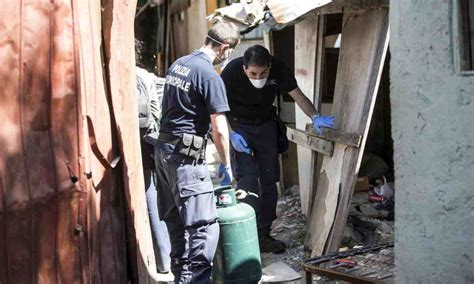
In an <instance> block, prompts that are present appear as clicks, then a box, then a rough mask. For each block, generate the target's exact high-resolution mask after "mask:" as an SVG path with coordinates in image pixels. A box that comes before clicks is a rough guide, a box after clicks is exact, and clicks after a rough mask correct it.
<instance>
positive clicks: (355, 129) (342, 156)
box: [309, 8, 388, 256]
mask: <svg viewBox="0 0 474 284" xmlns="http://www.w3.org/2000/svg"><path fill="white" fill-rule="evenodd" d="M343 23H344V24H343V31H342V44H341V51H340V55H339V65H338V73H337V78H336V88H335V96H334V104H333V108H332V114H333V115H335V116H336V125H335V129H338V130H340V131H343V132H346V133H355V134H360V135H361V136H362V137H363V138H362V143H361V147H360V148H356V147H352V146H347V145H344V144H341V143H336V145H335V148H334V155H333V157H324V160H323V165H322V168H321V179H320V181H319V183H318V189H317V193H316V199H315V200H316V202H314V204H313V211H312V216H311V221H310V225H309V233H310V243H311V246H312V255H313V256H314V255H321V254H322V253H324V252H329V251H337V250H338V248H339V244H340V238H341V233H342V230H343V228H344V225H345V222H346V220H347V214H348V204H349V201H350V198H351V197H352V193H353V189H354V185H355V182H356V178H357V173H358V169H359V166H360V160H361V158H362V154H363V151H364V145H365V140H366V136H367V132H368V128H369V125H370V118H371V115H372V110H373V106H374V103H375V98H376V94H377V90H378V84H379V81H380V76H381V73H382V66H383V63H384V59H385V55H386V52H387V46H388V9H385V8H381V9H373V10H368V11H364V12H358V13H345V14H344V21H343Z"/></svg>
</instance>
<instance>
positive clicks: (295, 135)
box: [286, 127, 334, 157]
mask: <svg viewBox="0 0 474 284" xmlns="http://www.w3.org/2000/svg"><path fill="white" fill-rule="evenodd" d="M286 135H287V136H288V140H290V141H291V142H294V143H296V144H298V145H301V146H303V147H306V148H309V149H311V150H314V151H317V152H319V153H321V154H323V155H326V156H329V157H331V156H332V154H333V152H334V144H333V143H332V142H330V141H327V140H324V139H321V138H318V137H315V136H313V135H309V134H308V133H306V132H304V131H301V130H298V129H294V128H291V127H287V128H286Z"/></svg>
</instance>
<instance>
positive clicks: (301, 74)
mask: <svg viewBox="0 0 474 284" xmlns="http://www.w3.org/2000/svg"><path fill="white" fill-rule="evenodd" d="M319 19H320V18H319V17H310V18H307V19H305V20H303V21H301V22H299V23H298V24H296V25H295V77H296V80H297V81H298V86H299V87H300V89H301V90H302V91H303V93H304V94H305V95H306V96H307V97H308V99H309V100H310V101H312V102H313V103H314V104H315V105H316V107H317V108H319V104H320V101H321V82H322V72H321V69H322V64H323V52H322V49H323V47H324V37H323V36H322V34H323V33H322V32H320V30H322V29H323V28H324V21H323V20H321V21H320V20H319ZM321 23H323V24H322V25H321ZM295 119H296V129H299V130H305V127H306V123H307V122H309V121H310V119H309V118H308V117H307V116H306V114H305V113H304V112H303V111H302V110H301V109H300V108H299V106H298V105H295ZM297 151H298V154H297V155H298V177H299V186H300V196H301V209H302V211H303V214H305V215H306V216H309V214H310V210H311V204H312V202H313V196H314V190H315V178H316V176H315V175H314V172H315V168H316V163H317V155H316V152H314V151H313V150H311V149H309V148H306V147H303V146H297Z"/></svg>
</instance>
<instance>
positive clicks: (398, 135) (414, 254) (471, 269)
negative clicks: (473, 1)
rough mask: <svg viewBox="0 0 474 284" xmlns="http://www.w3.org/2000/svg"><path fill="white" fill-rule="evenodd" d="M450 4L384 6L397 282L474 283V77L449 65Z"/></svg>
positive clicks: (426, 0) (427, 0)
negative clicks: (387, 23)
mask: <svg viewBox="0 0 474 284" xmlns="http://www.w3.org/2000/svg"><path fill="white" fill-rule="evenodd" d="M453 1H454V0H444V1H432V0H421V1H420V0H411V1H406V0H400V1H391V3H390V28H391V35H390V37H391V42H390V50H391V54H392V59H391V70H390V79H391V103H392V106H391V107H392V136H393V139H394V150H395V153H394V160H395V178H396V179H395V181H396V220H395V221H396V222H395V226H396V247H395V252H396V267H397V278H396V279H397V283H414V282H415V283H418V282H421V283H468V282H470V283H472V282H474V263H473V262H474V166H473V164H474V154H473V153H474V148H473V147H474V146H473V144H474V143H473V141H474V102H473V100H474V75H471V76H461V75H460V74H459V72H457V71H456V67H455V64H454V62H455V59H456V56H457V54H459V50H458V49H457V48H456V45H453V43H454V40H455V38H456V35H455V34H454V35H453V15H455V14H454V13H453V11H454V8H453V7H455V6H454V5H453ZM454 20H456V17H455V16H454ZM454 33H455V29H454Z"/></svg>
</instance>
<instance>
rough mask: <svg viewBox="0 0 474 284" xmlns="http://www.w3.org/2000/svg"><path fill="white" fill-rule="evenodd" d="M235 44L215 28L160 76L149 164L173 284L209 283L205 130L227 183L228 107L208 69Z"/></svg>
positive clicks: (226, 29) (222, 28)
mask: <svg viewBox="0 0 474 284" xmlns="http://www.w3.org/2000/svg"><path fill="white" fill-rule="evenodd" d="M239 39H240V35H239V32H238V29H237V28H236V27H235V26H234V25H232V24H230V23H218V24H216V25H214V26H213V27H212V28H211V29H210V30H209V32H208V35H207V37H206V40H205V44H204V46H203V47H201V48H200V49H199V50H195V51H194V52H192V53H191V54H190V55H187V56H184V57H181V58H179V59H178V60H176V61H175V62H174V63H173V64H172V65H171V66H170V68H169V69H168V72H167V74H166V84H165V88H164V94H163V100H162V118H161V120H160V122H161V123H160V125H161V128H160V134H159V136H158V143H157V145H156V147H155V163H156V171H157V177H158V178H157V190H158V202H159V206H158V208H159V213H160V218H161V219H163V220H164V221H165V222H166V225H167V227H168V232H169V235H170V239H171V246H172V248H171V259H172V261H171V271H172V272H173V274H174V276H175V282H176V283H212V282H211V275H212V260H213V257H214V253H215V251H216V248H217V241H218V238H219V225H218V224H217V210H216V206H215V203H214V189H213V185H212V182H211V179H210V176H209V171H208V168H207V164H206V161H205V153H204V151H205V147H206V139H207V137H208V135H209V132H210V131H211V128H212V137H213V141H214V144H215V146H216V148H217V151H218V153H219V156H220V158H221V161H222V164H221V166H220V171H221V172H223V173H224V174H225V175H226V176H227V178H228V179H229V180H231V179H232V178H231V170H230V155H229V136H228V135H229V132H228V131H229V130H228V128H227V120H226V116H225V112H227V111H229V105H228V102H227V97H226V94H225V86H224V83H223V82H222V79H221V78H220V77H219V75H218V74H217V73H216V71H215V70H214V68H213V64H217V63H219V62H222V61H224V60H225V59H227V58H228V57H229V56H230V53H231V52H232V50H233V49H234V47H235V46H236V45H237V44H238V42H239Z"/></svg>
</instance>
